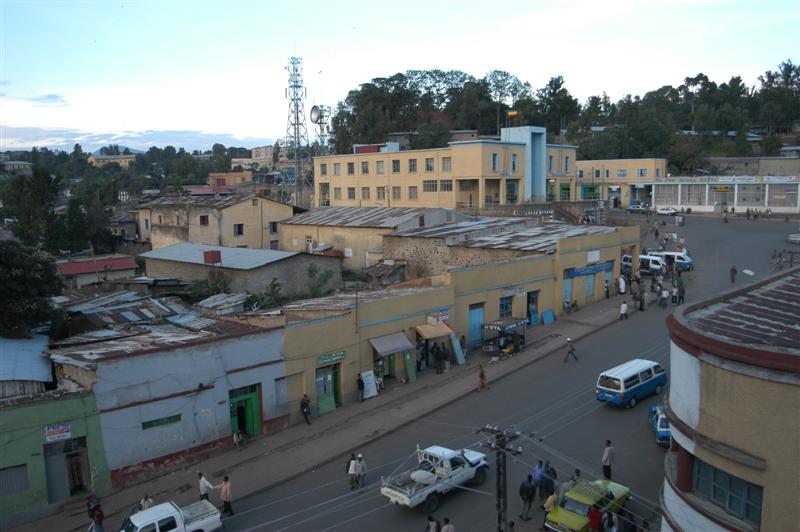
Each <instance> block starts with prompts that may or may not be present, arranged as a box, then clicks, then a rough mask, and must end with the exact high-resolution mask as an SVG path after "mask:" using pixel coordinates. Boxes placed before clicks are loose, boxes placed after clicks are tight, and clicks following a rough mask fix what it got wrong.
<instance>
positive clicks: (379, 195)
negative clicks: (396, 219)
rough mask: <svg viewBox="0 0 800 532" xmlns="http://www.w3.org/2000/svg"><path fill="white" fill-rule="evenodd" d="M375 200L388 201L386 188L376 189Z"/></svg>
mask: <svg viewBox="0 0 800 532" xmlns="http://www.w3.org/2000/svg"><path fill="white" fill-rule="evenodd" d="M375 199H377V200H385V199H386V187H375Z"/></svg>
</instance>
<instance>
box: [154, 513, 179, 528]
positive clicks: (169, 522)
mask: <svg viewBox="0 0 800 532" xmlns="http://www.w3.org/2000/svg"><path fill="white" fill-rule="evenodd" d="M177 529H178V523H176V522H175V517H174V516H172V515H171V516H169V517H165V518H164V519H162V520H161V521H159V522H158V532H169V531H170V530H177Z"/></svg>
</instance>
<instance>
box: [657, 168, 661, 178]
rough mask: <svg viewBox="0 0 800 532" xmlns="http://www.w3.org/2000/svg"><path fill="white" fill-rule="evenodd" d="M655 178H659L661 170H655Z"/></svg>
mask: <svg viewBox="0 0 800 532" xmlns="http://www.w3.org/2000/svg"><path fill="white" fill-rule="evenodd" d="M656 177H661V168H656Z"/></svg>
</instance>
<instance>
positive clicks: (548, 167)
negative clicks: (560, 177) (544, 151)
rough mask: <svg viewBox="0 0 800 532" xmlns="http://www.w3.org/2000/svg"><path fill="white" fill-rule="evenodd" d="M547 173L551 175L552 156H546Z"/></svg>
mask: <svg viewBox="0 0 800 532" xmlns="http://www.w3.org/2000/svg"><path fill="white" fill-rule="evenodd" d="M547 171H548V172H550V173H551V174H552V173H553V156H552V155H548V156H547Z"/></svg>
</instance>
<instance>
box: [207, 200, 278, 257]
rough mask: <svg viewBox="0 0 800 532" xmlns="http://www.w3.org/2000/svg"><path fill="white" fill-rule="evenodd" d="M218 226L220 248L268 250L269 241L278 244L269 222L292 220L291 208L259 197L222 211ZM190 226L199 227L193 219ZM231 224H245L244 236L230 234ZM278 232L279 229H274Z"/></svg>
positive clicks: (231, 231) (276, 234)
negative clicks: (243, 247)
mask: <svg viewBox="0 0 800 532" xmlns="http://www.w3.org/2000/svg"><path fill="white" fill-rule="evenodd" d="M221 213H222V222H221V226H220V230H221V234H222V244H221V245H223V246H228V247H237V246H247V247H249V248H261V249H269V247H270V246H269V243H270V240H277V241H278V242H280V238H279V236H278V234H279V232H280V230H279V231H278V233H275V232H270V222H276V223H277V222H280V221H282V220H285V219H287V218H291V217H292V214H293V211H292V207H291V205H285V204H283V203H278V202H275V201H271V200H268V199H265V198H261V197H254V198H248V199H246V200H244V201H241V202H239V203H237V204H236V205H231V206H230V207H226V208H225V209H223V210H222V211H221ZM192 223H195V224H197V223H199V222H198V220H197V219H193V220H192ZM234 224H244V235H241V236H235V235H234V234H233V226H234ZM276 229H279V227H276Z"/></svg>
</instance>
